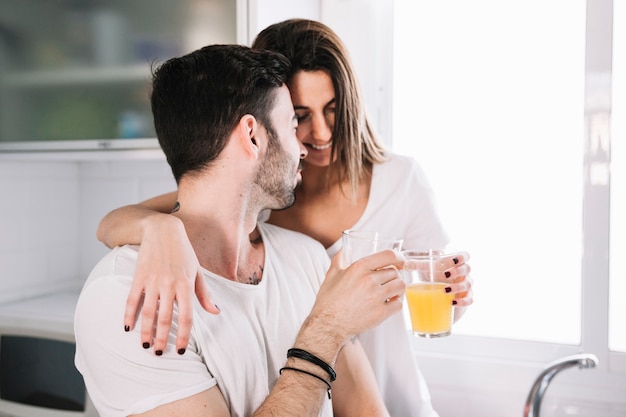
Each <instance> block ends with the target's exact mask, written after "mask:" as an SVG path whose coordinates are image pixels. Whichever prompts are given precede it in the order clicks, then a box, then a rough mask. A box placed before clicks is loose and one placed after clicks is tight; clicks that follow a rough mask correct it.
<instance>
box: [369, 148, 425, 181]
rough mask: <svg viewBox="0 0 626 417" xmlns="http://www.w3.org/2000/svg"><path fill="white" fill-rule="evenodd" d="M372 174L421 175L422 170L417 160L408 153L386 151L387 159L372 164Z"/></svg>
mask: <svg viewBox="0 0 626 417" xmlns="http://www.w3.org/2000/svg"><path fill="white" fill-rule="evenodd" d="M374 175H375V176H376V175H382V176H385V177H388V176H392V175H393V176H398V177H400V176H402V177H405V176H407V175H417V176H419V177H422V176H423V175H424V172H423V170H422V167H421V166H420V164H419V163H418V162H417V160H416V159H415V158H414V157H412V156H409V155H402V154H398V153H393V152H388V153H387V159H386V160H385V161H384V162H382V163H380V164H377V165H375V166H374Z"/></svg>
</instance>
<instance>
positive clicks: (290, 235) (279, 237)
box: [259, 223, 325, 252]
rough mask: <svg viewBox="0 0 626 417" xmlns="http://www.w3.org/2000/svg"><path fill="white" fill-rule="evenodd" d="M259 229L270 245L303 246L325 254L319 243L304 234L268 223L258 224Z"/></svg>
mask: <svg viewBox="0 0 626 417" xmlns="http://www.w3.org/2000/svg"><path fill="white" fill-rule="evenodd" d="M259 227H260V228H261V230H262V232H263V234H264V237H265V238H267V239H269V240H270V242H271V243H279V244H285V243H288V244H290V245H304V246H307V247H308V246H310V247H311V248H315V249H316V250H320V249H321V250H322V251H324V252H325V249H324V247H323V246H322V244H321V243H319V242H318V241H317V240H315V239H313V238H312V237H310V236H308V235H305V234H304V233H300V232H296V231H293V230H289V229H285V228H284V227H280V226H276V225H273V224H269V223H259ZM294 248H297V246H296V247H294Z"/></svg>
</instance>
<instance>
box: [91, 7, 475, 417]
mask: <svg viewBox="0 0 626 417" xmlns="http://www.w3.org/2000/svg"><path fill="white" fill-rule="evenodd" d="M252 46H253V48H257V49H271V50H275V51H278V52H280V53H282V54H283V55H285V56H286V57H287V58H288V59H289V60H290V61H291V64H292V70H291V75H290V77H289V82H288V87H289V90H290V92H291V98H292V101H293V104H294V108H295V112H296V116H297V118H298V129H297V136H298V139H299V140H300V141H301V142H302V143H303V144H304V145H305V146H306V148H307V150H308V155H307V157H306V158H305V160H304V163H303V171H302V184H301V185H300V187H299V188H298V189H297V190H296V203H295V205H293V206H292V207H290V208H288V209H286V210H282V211H273V212H271V213H269V217H268V218H267V219H266V221H268V222H269V223H273V224H275V225H279V226H282V227H285V228H288V229H292V230H295V231H299V232H302V233H305V234H307V235H309V236H311V237H313V238H315V239H316V240H318V241H319V242H321V243H322V244H323V245H324V247H326V248H327V252H328V254H329V256H333V255H334V254H335V253H337V252H338V250H339V249H340V246H341V233H342V231H343V230H346V229H363V230H377V231H381V232H385V233H387V234H392V235H398V236H402V237H403V238H404V245H403V246H404V247H405V248H411V249H442V248H444V247H445V246H446V244H447V243H448V239H447V237H446V235H445V232H444V230H443V227H442V225H441V223H440V220H439V218H438V216H437V213H436V210H435V204H434V199H433V195H432V191H431V189H430V186H429V184H428V182H427V180H426V177H425V175H424V173H423V172H422V170H421V168H420V167H419V166H418V164H417V163H416V162H415V161H414V160H413V159H411V158H408V157H404V156H400V155H394V154H392V153H390V152H388V151H387V150H385V149H384V147H383V145H382V144H381V142H380V141H379V139H378V138H377V136H376V134H375V133H374V130H373V129H372V127H371V124H370V123H369V121H368V119H367V115H366V113H365V106H364V103H363V99H362V97H361V92H360V89H359V86H358V83H357V80H356V77H355V73H354V70H353V68H352V64H351V62H350V60H349V57H348V53H347V51H346V49H345V47H344V45H343V43H342V42H341V40H340V39H339V38H338V37H337V35H336V34H335V33H334V32H333V31H332V30H331V29H330V28H328V27H327V26H325V25H323V24H321V23H319V22H315V21H310V20H303V19H293V20H287V21H284V22H280V23H277V24H274V25H271V26H269V27H268V28H266V29H265V30H263V31H262V32H261V33H260V34H259V35H258V37H257V38H256V40H255V42H254V44H253V45H252ZM175 201H176V195H175V193H171V194H167V195H164V196H160V197H157V198H154V199H152V200H148V201H146V202H144V203H142V204H141V205H135V206H129V207H125V208H121V209H117V210H115V211H113V212H112V213H110V214H109V215H107V217H105V218H104V219H103V221H102V223H101V224H100V227H99V229H98V238H99V239H100V240H101V241H103V242H104V243H106V244H107V245H108V246H116V245H120V244H124V243H139V242H141V243H142V247H141V250H140V260H139V264H138V267H137V271H136V273H135V283H134V288H133V291H132V293H131V295H130V296H129V304H128V308H127V314H126V316H125V325H127V326H130V327H132V326H133V325H134V317H135V311H136V309H137V307H138V306H139V305H140V304H139V303H140V301H141V300H142V299H143V307H142V338H143V341H148V343H149V342H150V341H151V340H152V326H151V324H152V323H153V318H154V317H155V316H156V314H155V312H156V310H157V302H159V303H160V306H161V309H160V311H159V314H158V326H157V333H156V338H155V339H154V347H155V349H157V348H160V349H162V348H163V346H164V345H165V340H166V337H167V334H168V330H169V325H170V321H171V307H170V306H171V305H172V303H173V300H174V299H176V300H177V301H178V308H179V310H180V309H182V312H181V313H180V317H179V318H180V320H179V322H178V336H177V347H182V348H184V347H185V346H186V343H187V337H186V335H187V334H188V333H189V327H190V314H187V315H185V314H186V313H188V312H189V311H190V307H189V306H190V304H191V298H192V297H193V294H192V293H193V291H192V289H191V288H192V287H193V286H194V284H192V283H193V282H195V286H196V288H195V291H196V294H197V296H198V298H199V300H200V302H201V303H202V304H203V306H204V307H205V308H206V309H207V310H208V311H211V312H215V313H217V312H218V309H217V307H216V306H215V305H214V304H213V303H212V302H211V300H210V298H209V295H208V294H207V293H206V291H205V290H204V288H203V287H202V280H196V279H195V278H196V275H197V273H198V272H197V271H198V264H197V260H196V259H195V256H194V254H193V251H191V247H190V245H189V242H188V240H187V238H186V235H185V232H184V230H182V228H181V227H180V225H179V224H177V223H175V222H173V221H171V219H169V218H170V217H171V216H167V215H163V214H159V213H155V211H159V212H162V213H166V212H168V211H170V210H172V208H173V207H174V210H175ZM164 234H165V235H166V236H168V239H166V240H163V239H161V236H163V235H164ZM256 238H257V237H256V236H251V239H256ZM467 258H468V257H467V255H464V256H462V260H461V262H460V264H459V265H458V266H457V267H456V268H455V269H454V270H452V271H451V273H452V276H451V277H450V278H449V279H450V284H449V287H450V289H451V292H452V293H454V294H455V299H454V301H453V303H454V304H455V305H456V307H457V308H456V309H455V319H458V318H459V317H460V316H461V315H462V314H463V312H464V310H465V307H466V306H468V305H470V304H471V303H472V291H471V286H472V285H471V279H469V278H468V277H467V275H468V273H469V265H467V264H466V263H465V261H466V260H467ZM261 278H262V276H258V277H256V279H261ZM257 282H258V281H257ZM144 292H145V297H144V298H142V297H143V293H144ZM157 300H158V301H157ZM218 301H219V300H218ZM360 339H361V343H362V344H363V347H364V349H365V350H366V353H367V355H368V357H369V359H370V362H371V363H372V367H373V369H374V373H375V374H376V378H377V382H378V385H379V388H380V390H381V394H382V395H383V398H384V399H385V403H386V405H387V408H388V409H389V412H390V414H391V415H397V416H420V417H426V416H428V417H432V416H436V415H437V414H436V412H435V411H434V410H433V409H432V406H431V404H430V396H429V394H428V390H427V388H426V386H425V383H424V380H423V378H422V376H421V373H420V372H419V369H418V367H417V364H416V361H415V357H414V355H413V353H412V351H411V343H410V338H409V332H408V331H407V326H406V324H405V322H404V317H403V316H402V315H395V316H393V317H392V318H390V319H389V320H387V321H386V322H384V323H383V324H381V325H380V326H378V327H377V328H375V329H374V330H372V331H369V332H367V333H364V334H361V335H360Z"/></svg>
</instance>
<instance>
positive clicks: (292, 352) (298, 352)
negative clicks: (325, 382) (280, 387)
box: [287, 348, 337, 382]
mask: <svg viewBox="0 0 626 417" xmlns="http://www.w3.org/2000/svg"><path fill="white" fill-rule="evenodd" d="M287 357H288V358H298V359H304V360H305V361H307V362H311V363H312V364H314V365H317V366H319V367H320V368H322V369H323V370H324V371H326V372H328V375H329V376H330V382H333V381H334V380H335V379H337V373H336V372H335V370H334V369H333V367H332V366H330V365H329V364H327V363H326V362H324V361H323V360H321V359H320V358H318V357H317V356H315V355H313V354H312V353H309V352H307V351H306V350H303V349H298V348H291V349H289V350H288V351H287Z"/></svg>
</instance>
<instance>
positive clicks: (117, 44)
mask: <svg viewBox="0 0 626 417" xmlns="http://www.w3.org/2000/svg"><path fill="white" fill-rule="evenodd" d="M247 9H248V1H246V0H180V1H171V0H133V1H126V0H103V1H91V0H56V1H40V0H21V1H16V0H3V1H0V151H7V150H8V151H15V150H37V149H39V150H49V149H56V150H68V149H97V148H107V149H108V148H145V147H152V148H154V147H157V146H158V145H157V143H156V140H154V139H150V140H145V138H154V129H153V125H152V118H151V115H150V106H149V100H148V95H149V87H150V77H151V67H152V65H154V64H158V63H159V62H162V61H163V60H165V59H167V58H170V57H172V56H176V55H180V54H183V53H187V52H190V51H192V50H194V49H197V48H198V47H200V46H203V45H206V44H210V43H237V42H239V43H247V38H248V34H247V28H248V23H247Z"/></svg>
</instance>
